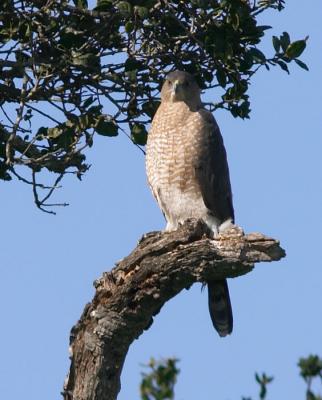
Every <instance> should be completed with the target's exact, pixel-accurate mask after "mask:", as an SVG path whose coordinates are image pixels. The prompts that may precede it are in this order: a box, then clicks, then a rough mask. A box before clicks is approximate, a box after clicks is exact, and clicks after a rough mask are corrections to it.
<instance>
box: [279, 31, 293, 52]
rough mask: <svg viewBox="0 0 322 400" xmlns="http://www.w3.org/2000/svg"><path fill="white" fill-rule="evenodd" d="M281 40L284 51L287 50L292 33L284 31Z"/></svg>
mask: <svg viewBox="0 0 322 400" xmlns="http://www.w3.org/2000/svg"><path fill="white" fill-rule="evenodd" d="M280 42H281V46H282V49H283V51H286V49H287V48H288V46H289V45H290V43H291V39H290V35H289V34H288V33H287V32H283V34H282V36H281V37H280Z"/></svg>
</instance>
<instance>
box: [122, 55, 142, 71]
mask: <svg viewBox="0 0 322 400" xmlns="http://www.w3.org/2000/svg"><path fill="white" fill-rule="evenodd" d="M140 68H142V62H141V61H138V60H137V59H136V58H134V57H129V58H128V59H127V60H126V61H125V63H124V70H125V72H128V71H135V70H138V69H140Z"/></svg>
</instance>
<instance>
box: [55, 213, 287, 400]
mask: <svg viewBox="0 0 322 400" xmlns="http://www.w3.org/2000/svg"><path fill="white" fill-rule="evenodd" d="M284 256H285V251H284V250H283V249H282V248H281V247H280V245H279V242H278V241H277V240H275V239H271V238H268V237H266V236H264V235H262V234H261V233H251V234H248V235H245V234H244V233H243V231H242V230H241V228H239V227H233V228H232V229H231V230H229V231H227V232H225V233H224V234H221V235H220V236H219V237H217V238H215V239H212V238H211V235H210V232H209V229H208V228H207V226H206V225H205V224H204V223H203V222H202V221H194V220H191V221H187V222H186V223H185V224H184V225H182V226H181V227H180V229H178V230H177V231H174V232H152V233H149V234H147V235H145V236H143V238H142V239H141V240H140V241H139V243H138V245H137V247H136V248H135V249H134V250H133V251H132V253H131V254H130V255H129V256H127V257H125V258H124V259H123V260H121V261H120V262H118V263H117V264H116V266H115V267H114V268H113V269H112V270H111V271H110V272H105V273H104V274H103V276H102V277H101V278H100V279H98V280H97V281H95V283H94V285H95V287H96V293H95V296H94V299H93V300H92V302H91V303H89V304H87V305H86V307H85V309H84V311H83V315H82V316H81V318H80V320H79V321H78V323H77V324H76V325H75V326H74V327H73V328H72V331H71V337H70V349H71V366H70V371H69V374H68V376H67V378H66V381H65V385H64V392H63V397H64V400H115V399H116V398H117V394H118V392H119V390H120V375H121V371H122V367H123V363H124V360H125V357H126V354H127V351H128V349H129V346H130V345H131V343H132V342H133V340H134V339H136V338H138V337H139V336H140V335H141V334H142V332H143V331H144V330H147V329H148V328H149V327H150V326H151V324H152V323H153V316H154V315H156V314H157V313H158V312H159V311H160V309H161V307H162V306H163V305H164V303H165V302H166V301H168V300H169V299H171V298H172V297H174V296H176V295H177V294H178V293H179V292H180V291H181V290H182V289H184V288H186V289H188V288H190V286H191V285H192V284H193V283H195V282H207V281H209V280H215V279H223V278H233V277H237V276H240V275H244V274H246V273H248V272H250V271H251V270H252V269H253V267H254V263H255V262H261V261H267V262H270V261H277V260H280V259H281V258H282V257H284Z"/></svg>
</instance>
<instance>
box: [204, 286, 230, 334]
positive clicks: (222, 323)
mask: <svg viewBox="0 0 322 400" xmlns="http://www.w3.org/2000/svg"><path fill="white" fill-rule="evenodd" d="M207 283H208V305H209V312H210V317H211V320H212V323H213V325H214V327H215V329H216V331H217V332H218V333H219V336H222V337H223V336H226V335H229V334H230V333H231V332H232V330H233V313H232V309H231V304H230V297H229V290H228V285H227V281H226V279H224V280H221V281H211V282H207Z"/></svg>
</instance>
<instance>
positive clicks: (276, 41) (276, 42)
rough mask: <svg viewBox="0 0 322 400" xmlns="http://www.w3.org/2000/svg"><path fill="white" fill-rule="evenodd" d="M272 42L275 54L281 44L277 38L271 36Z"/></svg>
mask: <svg viewBox="0 0 322 400" xmlns="http://www.w3.org/2000/svg"><path fill="white" fill-rule="evenodd" d="M272 41H273V46H274V49H275V51H276V53H278V52H279V50H280V48H281V42H280V40H279V38H278V37H277V36H273V37H272Z"/></svg>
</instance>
